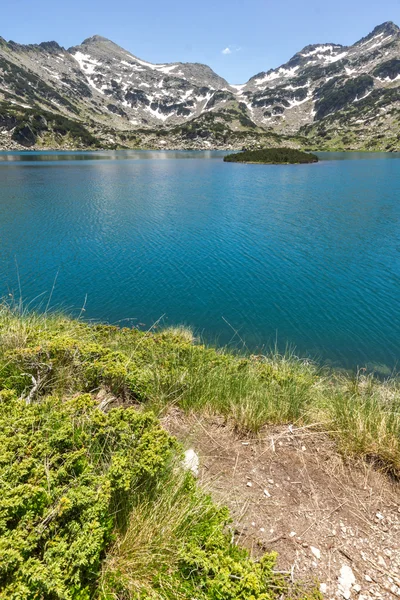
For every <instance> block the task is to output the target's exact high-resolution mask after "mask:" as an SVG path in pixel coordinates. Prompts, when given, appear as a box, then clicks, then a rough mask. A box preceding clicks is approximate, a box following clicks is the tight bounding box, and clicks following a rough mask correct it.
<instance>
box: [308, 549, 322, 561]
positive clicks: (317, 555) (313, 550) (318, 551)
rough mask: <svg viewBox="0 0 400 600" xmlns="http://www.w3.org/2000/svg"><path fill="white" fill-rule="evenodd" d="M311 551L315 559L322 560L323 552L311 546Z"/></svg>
mask: <svg viewBox="0 0 400 600" xmlns="http://www.w3.org/2000/svg"><path fill="white" fill-rule="evenodd" d="M310 550H311V552H312V553H313V554H314V556H315V558H318V560H319V559H320V558H321V551H320V550H318V548H315V546H310Z"/></svg>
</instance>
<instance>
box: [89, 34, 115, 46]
mask: <svg viewBox="0 0 400 600" xmlns="http://www.w3.org/2000/svg"><path fill="white" fill-rule="evenodd" d="M99 42H111V40H109V39H108V38H106V37H103V36H102V35H92V37H88V38H86V39H85V40H83V42H82V44H96V43H99ZM111 43H113V42H111Z"/></svg>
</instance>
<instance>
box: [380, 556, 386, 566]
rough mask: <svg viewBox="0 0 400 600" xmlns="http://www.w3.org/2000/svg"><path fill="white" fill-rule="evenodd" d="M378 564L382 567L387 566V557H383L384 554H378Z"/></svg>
mask: <svg viewBox="0 0 400 600" xmlns="http://www.w3.org/2000/svg"><path fill="white" fill-rule="evenodd" d="M378 565H380V566H381V567H386V563H385V559H384V558H383V556H378Z"/></svg>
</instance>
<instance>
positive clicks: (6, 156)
mask: <svg viewBox="0 0 400 600" xmlns="http://www.w3.org/2000/svg"><path fill="white" fill-rule="evenodd" d="M225 154H227V152H223V151H212V150H205V151H204V152H197V151H194V150H98V151H94V152H86V151H82V152H72V151H71V152H69V151H63V152H53V151H44V152H33V151H32V152H30V151H25V152H0V164H1V163H2V162H3V163H4V162H5V163H14V162H18V163H21V162H22V163H32V162H33V163H37V162H39V163H43V162H61V161H77V160H107V161H108V160H145V159H151V160H170V159H172V158H179V159H185V158H196V159H203V160H209V159H210V158H215V159H218V158H221V157H222V156H225Z"/></svg>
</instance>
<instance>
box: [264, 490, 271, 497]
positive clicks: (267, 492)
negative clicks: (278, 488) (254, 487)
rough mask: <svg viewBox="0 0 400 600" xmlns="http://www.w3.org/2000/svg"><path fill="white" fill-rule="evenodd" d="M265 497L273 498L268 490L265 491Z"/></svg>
mask: <svg viewBox="0 0 400 600" xmlns="http://www.w3.org/2000/svg"><path fill="white" fill-rule="evenodd" d="M264 496H267V498H271V494H270V493H269V491H268V490H264Z"/></svg>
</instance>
